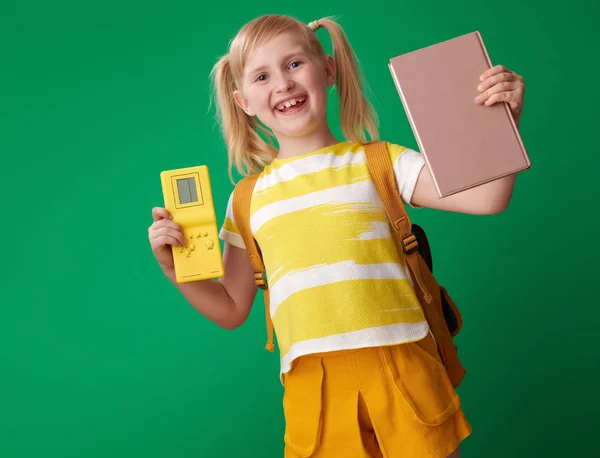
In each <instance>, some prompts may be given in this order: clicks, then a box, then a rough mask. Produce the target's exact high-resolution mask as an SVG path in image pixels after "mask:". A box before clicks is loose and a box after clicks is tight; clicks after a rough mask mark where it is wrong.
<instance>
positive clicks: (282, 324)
mask: <svg viewBox="0 0 600 458" xmlns="http://www.w3.org/2000/svg"><path fill="white" fill-rule="evenodd" d="M404 294H406V295H404ZM391 310H393V311H391ZM422 321H425V316H424V314H423V311H422V309H421V307H420V305H419V302H418V299H417V297H416V296H415V295H414V292H413V290H412V288H411V287H410V285H409V284H408V281H406V280H355V281H343V282H339V283H334V284H329V285H323V286H319V287H315V288H309V289H306V290H303V291H300V292H298V293H296V294H294V295H293V296H291V297H290V298H289V299H288V300H286V301H285V302H284V303H282V304H281V305H280V306H279V307H278V308H277V311H276V313H275V316H274V317H273V324H274V325H275V329H276V330H277V341H278V343H279V346H280V348H281V354H282V355H285V354H286V353H287V352H288V351H289V349H290V347H291V345H292V344H294V343H296V342H301V341H303V340H307V339H318V338H322V337H327V336H331V335H334V334H342V333H347V332H352V331H358V330H361V329H366V328H371V327H376V326H386V325H391V324H397V323H419V322H422Z"/></svg>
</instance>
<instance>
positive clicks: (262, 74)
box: [256, 73, 267, 81]
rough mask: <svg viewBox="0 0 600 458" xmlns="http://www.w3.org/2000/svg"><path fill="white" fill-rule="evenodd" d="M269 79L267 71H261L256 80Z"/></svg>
mask: <svg viewBox="0 0 600 458" xmlns="http://www.w3.org/2000/svg"><path fill="white" fill-rule="evenodd" d="M266 79H267V75H266V73H261V74H260V75H258V77H257V78H256V81H266Z"/></svg>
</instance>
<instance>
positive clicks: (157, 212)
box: [152, 207, 172, 221]
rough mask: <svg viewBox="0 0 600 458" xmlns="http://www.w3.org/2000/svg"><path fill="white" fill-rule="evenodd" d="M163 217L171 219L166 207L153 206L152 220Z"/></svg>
mask: <svg viewBox="0 0 600 458" xmlns="http://www.w3.org/2000/svg"><path fill="white" fill-rule="evenodd" d="M164 218H166V219H172V217H171V214H170V213H169V211H168V210H167V209H166V208H162V207H154V208H153V209H152V219H154V221H159V220H161V219H164Z"/></svg>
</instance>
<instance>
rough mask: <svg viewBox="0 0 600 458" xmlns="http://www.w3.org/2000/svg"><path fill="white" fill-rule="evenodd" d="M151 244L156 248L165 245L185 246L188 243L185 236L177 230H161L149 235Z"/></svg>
mask: <svg viewBox="0 0 600 458" xmlns="http://www.w3.org/2000/svg"><path fill="white" fill-rule="evenodd" d="M148 238H149V239H150V245H152V247H153V249H154V248H160V247H162V246H163V245H166V244H168V245H173V246H184V245H185V244H186V240H185V237H183V235H182V234H180V233H178V232H177V231H173V230H160V231H155V232H153V233H151V234H149V235H148Z"/></svg>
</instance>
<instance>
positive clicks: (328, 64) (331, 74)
mask: <svg viewBox="0 0 600 458" xmlns="http://www.w3.org/2000/svg"><path fill="white" fill-rule="evenodd" d="M336 72H337V69H336V67H335V60H334V59H333V57H331V56H325V78H326V81H327V86H333V85H334V84H335V77H336Z"/></svg>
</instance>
